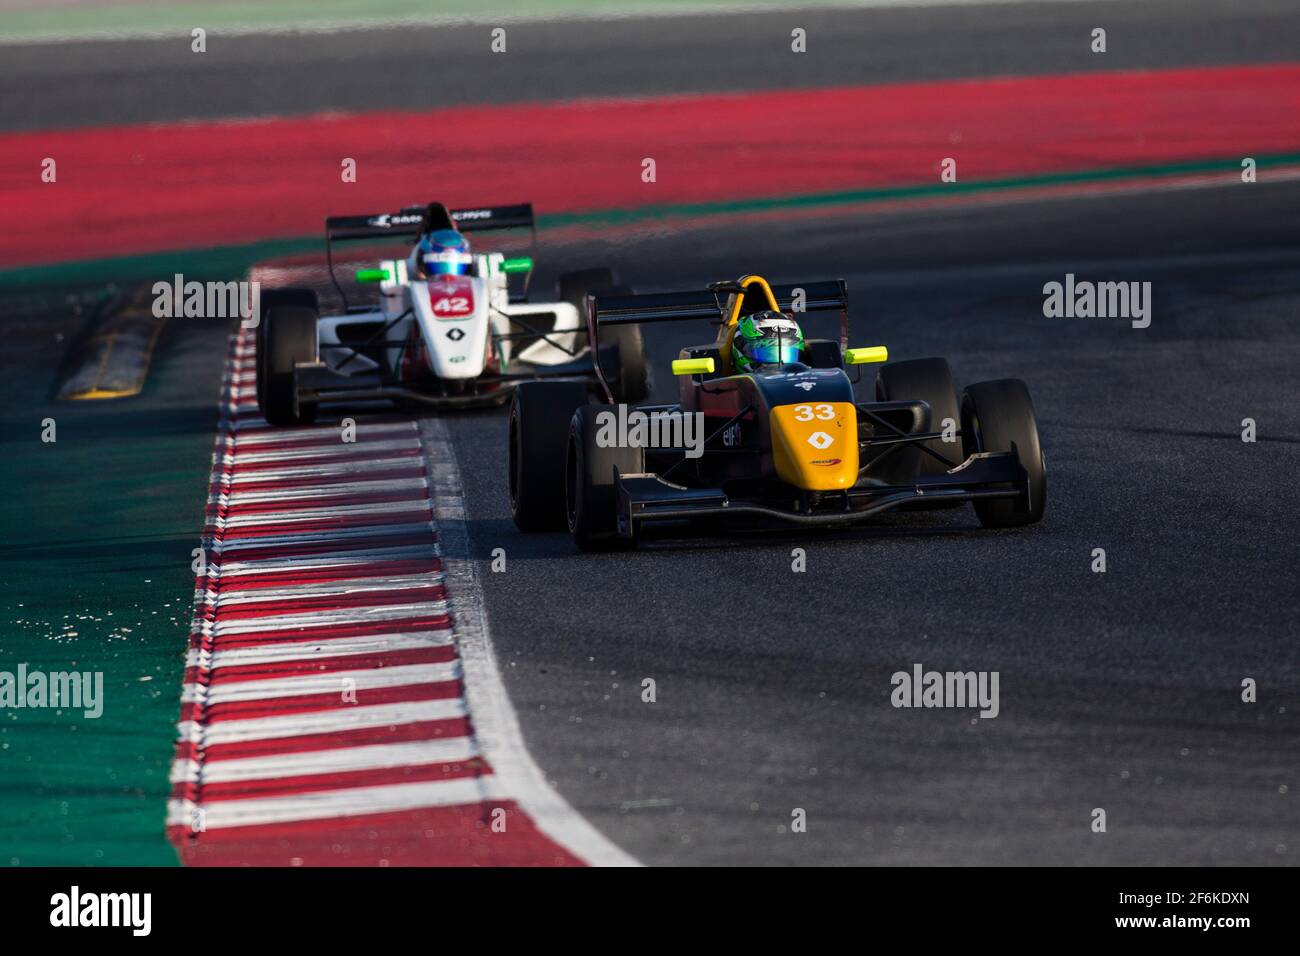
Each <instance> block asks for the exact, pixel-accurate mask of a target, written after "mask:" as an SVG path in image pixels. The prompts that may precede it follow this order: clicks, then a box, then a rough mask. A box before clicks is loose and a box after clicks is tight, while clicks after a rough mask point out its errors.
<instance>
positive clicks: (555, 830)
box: [420, 418, 638, 866]
mask: <svg viewBox="0 0 1300 956" xmlns="http://www.w3.org/2000/svg"><path fill="white" fill-rule="evenodd" d="M420 431H421V434H422V436H423V438H424V448H425V457H426V459H427V460H428V467H429V471H428V476H429V484H430V486H431V488H432V491H433V493H432V498H433V503H434V513H435V516H436V520H437V524H438V534H439V539H440V540H441V542H442V545H441V546H440V548H439V550H440V551H441V553H442V556H443V557H442V560H443V570H444V572H445V573H446V575H447V582H448V583H447V589H448V603H449V604H450V605H451V609H452V616H453V619H454V621H455V624H454V630H455V634H456V644H457V647H458V649H459V650H460V656H461V662H462V664H463V666H464V671H465V697H466V700H467V701H468V703H469V708H470V712H471V713H472V714H473V719H474V734H475V737H476V738H477V740H478V743H479V748H480V749H481V750H482V752H483V756H484V758H485V759H486V760H487V762H488V763H489V764H490V765H491V766H492V769H493V770H494V771H495V774H496V778H497V781H498V783H499V784H500V786H501V788H502V791H503V792H504V793H507V794H509V795H511V796H513V797H514V798H515V800H516V801H517V802H518V803H519V806H520V807H521V808H522V809H523V810H524V811H525V812H526V813H527V814H528V815H529V816H530V817H532V819H533V822H534V823H535V824H536V825H537V827H538V829H540V830H541V831H542V832H543V833H545V834H546V835H547V836H549V837H550V838H551V839H552V840H554V841H555V842H556V843H558V844H560V846H562V847H565V848H566V849H568V850H569V851H570V852H571V853H573V854H574V855H576V856H578V857H580V858H581V859H583V860H585V861H586V862H587V863H589V864H591V865H592V866H636V865H638V863H637V861H636V860H635V859H634V858H633V857H632V856H631V855H629V854H628V853H626V852H624V851H623V850H622V849H620V848H619V847H617V846H615V845H614V843H612V842H611V841H610V840H609V839H608V838H607V837H606V836H605V835H604V834H603V833H601V832H600V831H599V830H597V829H596V828H595V827H593V826H592V825H591V824H590V823H588V822H587V820H586V819H585V818H584V817H583V816H582V815H581V814H579V813H578V811H576V810H575V809H574V808H573V807H572V806H571V805H570V804H569V803H568V802H567V801H566V800H565V799H564V798H563V797H562V796H560V794H559V793H557V792H556V790H555V788H554V787H552V786H551V784H550V783H549V782H548V781H547V779H546V776H545V774H543V773H542V770H541V768H540V767H538V766H537V764H536V763H535V762H534V761H533V758H532V755H531V754H529V753H528V748H527V747H526V746H525V744H524V737H523V732H522V730H520V727H519V718H518V716H517V715H516V714H515V709H514V706H513V705H512V704H511V703H510V696H509V694H508V693H507V692H506V688H505V684H504V683H503V682H502V680H501V672H500V670H499V669H498V667H497V659H496V651H495V650H494V649H493V647H492V636H491V634H490V633H489V631H488V621H487V614H486V611H485V608H484V602H483V590H482V588H481V587H480V585H479V582H478V572H477V569H476V568H475V566H474V563H473V562H472V561H466V560H463V559H460V558H454V557H449V556H448V555H458V554H467V553H468V533H467V529H466V527H465V524H466V522H465V502H464V498H463V492H462V488H463V487H464V486H463V485H462V484H461V477H460V467H459V465H458V464H457V462H456V456H455V452H454V451H453V449H452V447H451V442H450V440H449V438H448V432H447V425H446V423H445V422H443V421H441V420H440V419H436V418H426V419H424V420H423V421H422V422H421V427H420Z"/></svg>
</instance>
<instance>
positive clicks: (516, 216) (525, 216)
mask: <svg viewBox="0 0 1300 956" xmlns="http://www.w3.org/2000/svg"><path fill="white" fill-rule="evenodd" d="M435 229H455V230H457V231H459V232H483V231H486V230H489V229H527V230H529V232H530V234H531V239H530V241H531V244H533V245H536V244H537V225H536V220H535V219H534V217H533V205H532V203H526V202H525V203H519V204H518V205H514V206H475V207H473V208H470V209H451V210H449V209H447V207H446V206H444V205H443V204H442V203H440V202H432V203H429V204H428V205H427V206H406V207H404V208H402V209H399V210H397V211H396V212H383V213H374V214H373V215H368V216H330V217H328V218H327V219H326V220H325V264H326V266H327V267H328V268H329V273H330V282H332V283H333V284H334V289H335V291H337V292H338V294H339V296H340V298H342V299H343V307H344V311H346V310H347V308H348V297H347V294H346V293H345V292H344V291H343V287H342V286H340V285H339V281H338V278H337V277H336V276H335V275H334V251H333V244H334V243H335V242H340V241H347V240H352V239H402V238H414V237H416V236H420V235H422V234H424V233H426V232H430V231H432V230H435ZM526 284H527V282H526V280H525V285H526Z"/></svg>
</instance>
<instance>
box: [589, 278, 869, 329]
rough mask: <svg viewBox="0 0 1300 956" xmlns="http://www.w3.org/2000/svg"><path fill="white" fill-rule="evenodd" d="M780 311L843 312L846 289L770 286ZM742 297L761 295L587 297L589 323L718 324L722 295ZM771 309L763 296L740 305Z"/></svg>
mask: <svg viewBox="0 0 1300 956" xmlns="http://www.w3.org/2000/svg"><path fill="white" fill-rule="evenodd" d="M770 288H771V290H772V295H773V297H774V298H775V299H776V303H777V306H778V308H779V309H780V311H782V312H795V313H798V312H834V311H837V310H838V311H845V310H847V309H848V305H849V294H848V286H847V285H846V283H845V282H844V280H843V279H833V280H829V281H822V282H796V283H792V284H790V285H774V286H770ZM731 293H738V294H742V295H744V296H745V297H746V300H749V299H750V298H751V297H755V296H756V294H760V290H759V288H758V287H757V286H741V285H739V284H738V283H730V282H715V283H714V284H713V285H712V286H710V287H709V288H708V289H702V290H700V291H699V292H658V293H650V294H649V295H600V296H589V297H588V302H589V305H590V308H589V310H588V311H589V312H590V318H591V320H592V321H593V322H594V323H596V324H599V325H621V324H630V323H641V322H676V321H679V320H684V319H713V320H715V321H720V320H721V319H722V318H723V313H724V312H725V306H724V304H723V302H722V296H724V295H729V294H731ZM769 307H770V303H768V302H767V300H766V297H763V298H761V299H758V300H757V301H754V302H751V301H745V302H743V303H742V307H741V314H742V315H748V314H749V313H750V312H756V311H759V310H760V309H766V308H769Z"/></svg>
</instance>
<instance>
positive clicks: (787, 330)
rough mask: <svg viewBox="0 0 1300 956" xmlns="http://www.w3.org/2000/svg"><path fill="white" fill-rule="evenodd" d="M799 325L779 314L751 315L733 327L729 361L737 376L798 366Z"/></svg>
mask: <svg viewBox="0 0 1300 956" xmlns="http://www.w3.org/2000/svg"><path fill="white" fill-rule="evenodd" d="M803 347H804V346H803V331H802V330H801V329H800V328H799V323H797V322H796V321H795V320H794V319H792V318H790V316H788V315H786V314H784V313H782V312H772V311H771V310H768V311H764V312H755V313H753V314H752V315H747V316H745V317H744V318H742V319H741V320H740V321H739V322H737V323H736V335H735V337H734V338H733V339H732V340H731V361H732V364H734V365H735V366H736V371H737V372H757V371H759V370H761V369H765V368H772V367H774V366H780V365H789V364H790V363H791V362H798V361H799V357H800V355H801V354H802V353H803Z"/></svg>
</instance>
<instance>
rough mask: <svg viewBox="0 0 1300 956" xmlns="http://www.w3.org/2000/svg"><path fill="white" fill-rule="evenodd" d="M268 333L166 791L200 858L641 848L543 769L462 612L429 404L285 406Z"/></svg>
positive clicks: (617, 859)
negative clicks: (271, 385) (278, 394)
mask: <svg viewBox="0 0 1300 956" xmlns="http://www.w3.org/2000/svg"><path fill="white" fill-rule="evenodd" d="M253 348H254V341H253V335H252V334H251V333H250V332H244V333H241V335H240V337H239V338H238V339H237V340H236V342H235V344H234V347H233V351H232V360H231V364H230V367H229V369H228V372H227V377H226V382H225V385H224V388H223V412H224V414H223V418H222V422H221V426H220V429H219V432H218V435H217V442H216V453H215V455H214V458H213V469H212V477H211V483H210V486H209V489H208V490H209V495H208V504H207V511H206V525H205V528H204V534H203V546H204V554H205V560H206V569H205V571H204V573H201V574H200V575H199V576H198V579H197V581H196V585H195V587H196V591H195V611H194V620H193V624H192V626H191V633H190V646H189V651H188V656H187V660H186V667H185V683H184V687H183V690H182V694H181V719H180V724H179V740H178V743H177V748H176V760H175V763H174V766H173V770H172V777H171V779H172V784H173V789H172V798H171V801H170V803H169V806H168V821H167V824H168V834H169V837H170V839H171V840H172V842H173V844H174V845H175V846H176V847H177V850H178V851H179V853H180V855H181V858H182V860H183V862H185V863H187V864H192V865H194V864H197V865H299V864H304V865H313V864H316V865H319V864H324V865H390V864H391V865H475V864H482V865H541V866H551V865H560V866H571V865H582V864H584V863H629V862H632V861H631V860H630V859H629V858H628V857H626V856H625V855H624V854H623V853H622V852H621V851H619V850H618V849H617V848H615V847H613V846H612V845H611V844H609V843H608V842H607V841H605V840H604V838H603V837H601V836H600V835H599V834H598V833H597V832H596V831H595V830H593V829H592V828H591V827H590V826H589V825H588V824H586V822H585V821H584V820H582V819H581V818H580V817H578V816H577V814H576V813H575V812H574V811H573V810H572V808H571V807H569V806H568V804H566V803H564V801H563V800H562V799H561V798H560V797H559V796H558V795H557V794H555V792H554V791H553V790H551V789H550V787H549V785H547V784H546V782H545V780H544V779H542V776H541V773H540V771H538V770H537V768H536V766H535V765H534V764H533V763H532V761H531V758H529V757H528V755H527V752H526V751H525V750H524V749H523V745H522V740H521V737H520V735H519V731H518V725H517V722H516V720H515V718H514V714H513V711H512V710H511V709H510V706H509V702H508V699H507V698H506V697H505V693H504V688H503V687H501V686H500V683H499V678H498V677H497V675H496V665H495V661H494V660H493V659H492V654H491V646H490V640H489V639H488V638H487V635H486V629H485V628H484V627H482V626H481V625H478V624H476V625H475V626H474V627H472V628H470V629H469V630H468V631H466V633H465V634H462V633H461V630H460V629H459V628H458V624H457V617H458V615H457V614H456V613H453V602H449V599H448V591H447V587H448V574H447V569H446V567H444V560H443V558H442V556H441V554H440V552H439V546H438V528H437V526H436V518H435V502H434V500H433V497H432V495H431V487H432V486H433V485H434V484H436V485H438V486H447V487H450V486H451V485H450V484H449V481H448V479H449V478H450V481H451V482H455V483H458V480H459V479H458V477H457V476H455V474H454V471H453V472H452V473H451V474H450V475H448V474H446V473H441V474H435V473H434V472H431V471H430V470H429V461H430V460H429V458H428V457H427V456H426V448H425V439H423V438H422V436H421V431H420V427H419V425H418V423H416V422H414V421H407V420H400V419H395V418H391V417H390V418H388V419H384V418H378V417H371V418H366V417H364V416H356V418H357V427H356V435H355V441H354V442H344V441H343V440H342V430H341V428H340V426H339V424H337V423H330V424H324V425H319V426H315V427H304V428H293V429H273V428H270V427H269V426H268V425H267V424H266V423H265V421H264V420H263V419H262V417H261V415H260V413H259V411H258V409H257V402H256V386H255V377H254V365H253V361H254V359H253ZM439 458H440V460H441V464H439V465H436V466H435V467H437V468H443V469H445V468H451V469H453V470H454V468H455V465H454V457H453V456H450V455H447V454H442V455H440V456H439ZM448 459H450V462H449V461H448ZM431 479H432V481H431ZM459 580H461V581H463V588H461V589H460V590H459V591H458V595H457V599H458V600H457V602H454V603H455V606H458V607H467V606H468V605H467V603H466V602H470V601H477V600H478V597H477V594H476V593H475V592H476V588H475V585H474V578H473V574H472V571H470V572H468V573H467V572H466V571H465V569H464V568H461V569H459ZM464 616H465V617H466V619H467V620H469V619H471V618H475V617H477V618H478V620H479V621H481V620H482V614H481V609H476V610H475V611H473V612H468V611H467V612H466V614H465V615H464ZM466 641H470V642H472V644H466V646H465V652H466V653H464V654H463V653H462V650H461V645H462V642H466ZM485 642H486V643H485ZM466 657H469V658H471V659H473V660H474V661H475V662H476V663H475V664H474V665H473V667H472V668H470V670H471V673H468V674H467V672H466V670H467V669H466V666H465V660H464V659H465V658H466ZM473 700H481V701H484V702H485V703H484V704H483V705H482V709H483V710H484V720H485V721H486V722H487V723H488V725H489V726H487V727H486V728H484V727H483V726H477V725H476V723H477V721H476V717H477V715H476V714H472V713H471V708H470V701H473ZM485 729H486V730H487V732H486V733H484V730H485ZM484 740H488V741H490V744H489V745H488V749H489V750H491V751H492V752H488V753H485V752H484V749H485V748H484V744H483V743H482V741H484ZM494 764H500V769H498V767H496V766H494Z"/></svg>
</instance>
